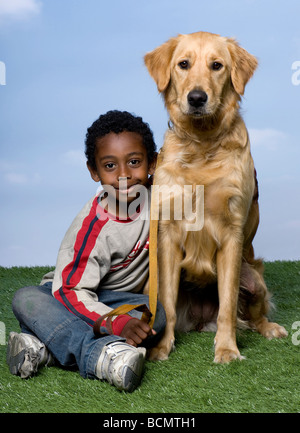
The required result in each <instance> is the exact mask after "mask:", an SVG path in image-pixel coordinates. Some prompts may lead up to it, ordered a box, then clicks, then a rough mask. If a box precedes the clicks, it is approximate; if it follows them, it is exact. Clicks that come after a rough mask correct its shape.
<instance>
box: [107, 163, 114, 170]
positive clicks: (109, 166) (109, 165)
mask: <svg viewBox="0 0 300 433" xmlns="http://www.w3.org/2000/svg"><path fill="white" fill-rule="evenodd" d="M114 166H115V164H114V163H113V162H108V163H107V164H105V168H108V169H109V170H110V169H112V168H114Z"/></svg>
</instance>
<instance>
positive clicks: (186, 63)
mask: <svg viewBox="0 0 300 433" xmlns="http://www.w3.org/2000/svg"><path fill="white" fill-rule="evenodd" d="M178 66H179V67H180V69H187V68H188V67H189V66H190V64H189V62H188V61H187V60H183V61H182V62H179V63H178Z"/></svg>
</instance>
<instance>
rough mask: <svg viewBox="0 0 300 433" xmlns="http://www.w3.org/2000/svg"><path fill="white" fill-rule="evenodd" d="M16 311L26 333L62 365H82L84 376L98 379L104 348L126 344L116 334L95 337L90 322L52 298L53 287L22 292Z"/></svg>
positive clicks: (18, 295) (24, 289) (17, 301)
mask: <svg viewBox="0 0 300 433" xmlns="http://www.w3.org/2000/svg"><path fill="white" fill-rule="evenodd" d="M48 284H49V283H48ZM13 312H14V314H15V316H16V318H17V319H18V320H19V322H20V326H21V331H22V332H23V333H27V334H31V335H34V336H36V337H38V339H39V340H40V341H42V342H43V343H44V344H45V345H46V347H47V348H48V349H49V350H50V352H51V353H52V354H53V356H54V357H55V358H56V359H57V360H58V362H59V363H60V364H61V365H63V366H66V367H76V366H78V368H79V371H80V374H81V375H82V376H83V377H90V378H95V377H97V376H96V366H97V362H98V360H99V357H100V354H101V352H102V349H103V347H104V346H106V345H107V344H109V343H112V342H114V341H124V339H123V338H121V337H117V336H115V335H109V336H105V337H102V338H98V339H97V338H95V336H94V333H93V329H92V328H91V327H90V326H89V325H88V324H87V323H86V322H84V321H83V320H81V319H80V318H78V317H77V316H75V315H74V314H72V313H70V312H69V311H68V310H67V309H66V308H65V307H64V306H63V305H62V304H61V303H60V302H59V301H57V300H56V299H55V298H54V297H53V296H52V293H51V284H50V285H45V286H37V287H34V286H32V287H24V288H22V289H20V290H18V291H17V293H16V294H15V297H14V300H13Z"/></svg>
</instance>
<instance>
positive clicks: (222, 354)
mask: <svg viewBox="0 0 300 433" xmlns="http://www.w3.org/2000/svg"><path fill="white" fill-rule="evenodd" d="M235 359H238V360H240V361H242V360H243V359H245V357H244V356H242V355H241V354H240V352H239V351H238V350H231V349H223V350H218V351H216V353H215V359H214V362H216V363H217V364H226V363H228V362H231V361H234V360H235Z"/></svg>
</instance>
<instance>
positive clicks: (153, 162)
mask: <svg viewBox="0 0 300 433" xmlns="http://www.w3.org/2000/svg"><path fill="white" fill-rule="evenodd" d="M156 162H157V152H155V155H154V157H153V159H152V162H151V164H149V168H148V174H150V176H152V175H153V174H154V172H155V167H156Z"/></svg>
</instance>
